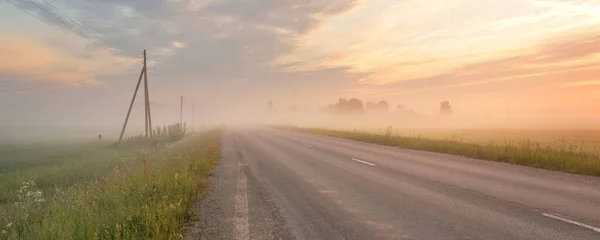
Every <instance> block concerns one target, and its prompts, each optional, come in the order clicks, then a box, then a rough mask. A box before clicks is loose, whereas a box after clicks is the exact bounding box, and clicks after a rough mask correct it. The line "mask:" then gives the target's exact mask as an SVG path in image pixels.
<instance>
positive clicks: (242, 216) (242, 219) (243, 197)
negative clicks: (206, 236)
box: [233, 165, 250, 240]
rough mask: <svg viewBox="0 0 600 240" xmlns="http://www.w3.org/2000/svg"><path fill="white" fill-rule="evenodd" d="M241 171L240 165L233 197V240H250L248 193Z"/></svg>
mask: <svg viewBox="0 0 600 240" xmlns="http://www.w3.org/2000/svg"><path fill="white" fill-rule="evenodd" d="M242 169H243V168H242V166H241V165H240V172H239V173H238V179H237V192H236V195H235V215H234V219H233V238H234V239H236V240H248V239H250V227H249V224H248V192H247V191H246V190H247V188H248V186H247V180H246V174H245V173H244V171H242Z"/></svg>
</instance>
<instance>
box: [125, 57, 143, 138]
mask: <svg viewBox="0 0 600 240" xmlns="http://www.w3.org/2000/svg"><path fill="white" fill-rule="evenodd" d="M145 71H146V69H145V68H142V71H141V72H140V78H139V79H138V82H137V85H136V86H135V91H134V92H133V97H132V98H131V103H130V104H129V110H127V116H126V117H125V123H123V128H122V129H121V135H120V136H119V144H120V143H121V140H123V134H124V133H125V128H126V127H127V122H128V121H129V115H130V114H131V108H132V107H133V103H134V102H135V96H136V95H137V92H138V89H139V88H140V83H141V82H142V76H143V75H144V72H145Z"/></svg>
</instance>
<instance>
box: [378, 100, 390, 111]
mask: <svg viewBox="0 0 600 240" xmlns="http://www.w3.org/2000/svg"><path fill="white" fill-rule="evenodd" d="M377 109H378V110H379V111H380V112H386V113H387V112H388V111H389V110H390V105H389V104H388V103H387V101H385V100H381V101H379V102H378V103H377Z"/></svg>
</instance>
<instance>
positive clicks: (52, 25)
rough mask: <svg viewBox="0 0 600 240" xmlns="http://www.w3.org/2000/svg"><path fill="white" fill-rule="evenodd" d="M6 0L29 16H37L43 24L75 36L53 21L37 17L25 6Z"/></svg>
mask: <svg viewBox="0 0 600 240" xmlns="http://www.w3.org/2000/svg"><path fill="white" fill-rule="evenodd" d="M6 1H8V2H9V3H10V4H12V5H13V6H15V7H17V8H19V9H21V11H23V12H25V13H27V14H29V15H31V16H33V17H35V18H37V19H38V20H40V21H42V22H44V23H45V24H48V25H49V26H51V27H53V28H56V29H58V30H59V31H61V32H63V33H64V34H67V35H69V36H72V37H76V36H73V35H71V33H69V32H67V31H65V30H64V29H62V28H60V27H58V26H56V25H54V24H53V23H51V22H48V21H46V20H44V19H43V18H41V17H39V16H38V15H35V14H33V13H32V12H30V11H29V10H27V9H25V8H24V7H22V6H21V5H19V4H16V3H15V2H13V1H11V0H6Z"/></svg>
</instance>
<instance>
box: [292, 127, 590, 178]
mask: <svg viewBox="0 0 600 240" xmlns="http://www.w3.org/2000/svg"><path fill="white" fill-rule="evenodd" d="M286 128H287V129H290V130H294V131H301V132H307V133H312V134H320V135H327V136H332V137H339V138H347V139H353V140H357V141H363V142H370V143H376V144H381V145H388V146H395V147H400V148H406V149H415V150H424V151H431V152H440V153H449V154H455V155H462V156H466V157H472V158H478V159H484V160H491V161H498V162H507V163H512V164H518V165H523V166H529V167H536V168H542V169H548V170H555V171H562V172H568V173H576V174H583V175H590V176H600V154H599V152H600V151H599V148H598V147H597V146H596V147H594V148H591V147H589V146H587V145H585V144H577V143H570V142H568V141H564V140H563V141H560V140H559V141H556V142H553V143H552V144H547V143H544V142H540V141H535V140H528V139H504V141H500V142H498V141H496V140H495V139H493V138H488V139H487V141H484V140H481V139H480V140H479V141H477V142H475V141H461V140H457V139H456V138H453V137H449V138H446V139H440V138H427V137H416V136H401V135H397V134H386V133H385V132H382V133H377V132H361V131H343V130H331V129H321V128H296V127H286Z"/></svg>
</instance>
